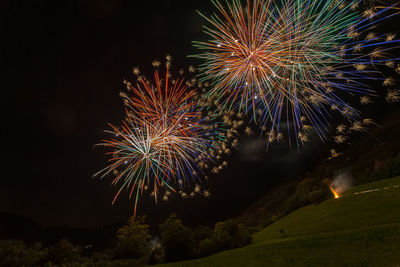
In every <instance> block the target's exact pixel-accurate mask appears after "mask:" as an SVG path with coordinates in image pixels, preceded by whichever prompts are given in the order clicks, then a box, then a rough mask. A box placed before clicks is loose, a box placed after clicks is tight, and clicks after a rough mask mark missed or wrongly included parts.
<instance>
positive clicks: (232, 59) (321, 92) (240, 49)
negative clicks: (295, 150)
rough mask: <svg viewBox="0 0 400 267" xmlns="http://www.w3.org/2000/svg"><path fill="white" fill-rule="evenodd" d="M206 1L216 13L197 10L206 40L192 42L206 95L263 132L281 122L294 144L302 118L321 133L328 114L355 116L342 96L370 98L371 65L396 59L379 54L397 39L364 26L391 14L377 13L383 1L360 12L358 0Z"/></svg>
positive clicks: (303, 128)
mask: <svg viewBox="0 0 400 267" xmlns="http://www.w3.org/2000/svg"><path fill="white" fill-rule="evenodd" d="M213 3H214V5H215V7H216V8H217V10H218V11H219V14H220V15H219V16H218V15H214V16H211V17H210V18H207V17H206V16H203V17H204V18H205V19H206V20H207V21H208V22H209V24H210V25H211V26H212V27H205V33H206V34H208V35H209V36H210V37H211V40H210V41H206V42H194V46H195V47H197V48H198V49H199V50H201V53H200V54H198V55H195V56H193V57H196V58H200V59H202V60H203V61H204V63H203V64H202V65H201V66H200V71H201V73H202V75H201V76H200V81H203V82H204V81H211V83H212V86H211V90H209V91H208V92H207V93H206V97H210V96H213V97H215V98H216V99H218V101H220V102H221V103H222V105H223V108H224V109H226V110H238V111H239V112H244V113H249V114H250V115H251V117H252V120H254V121H255V122H256V123H257V124H260V125H262V126H268V127H267V128H270V129H271V131H270V132H280V130H281V129H282V128H287V129H288V135H289V136H295V138H296V140H297V142H299V140H300V141H302V139H305V140H306V139H307V138H306V136H307V133H308V132H309V129H308V128H309V127H310V126H309V125H307V124H306V123H308V124H311V127H312V128H313V129H314V130H315V132H316V133H317V134H318V135H319V136H320V138H322V139H325V138H326V133H327V132H328V130H329V128H330V127H331V125H330V122H331V121H332V119H334V118H335V117H336V116H337V115H336V114H340V115H342V116H344V117H345V118H346V119H347V120H349V121H352V122H354V121H358V120H360V113H359V111H358V110H357V109H355V108H353V106H352V105H350V104H348V100H349V99H351V98H355V99H357V101H359V99H360V98H361V99H362V103H363V104H368V103H369V102H371V100H370V98H371V97H372V96H373V95H375V93H374V90H372V89H371V88H370V85H369V81H371V80H373V81H379V80H381V81H382V82H383V83H385V80H384V79H385V78H384V77H382V74H381V72H380V71H379V68H380V67H382V66H389V65H392V67H393V66H395V64H394V63H393V62H394V61H395V60H397V59H388V58H387V57H389V53H388V52H389V50H390V49H392V48H393V46H392V45H393V44H394V43H397V42H398V41H399V40H396V39H395V36H394V35H379V34H375V33H373V32H372V31H371V30H372V29H373V28H375V27H376V26H377V24H378V23H379V22H380V21H382V20H384V19H388V18H390V17H392V16H394V15H396V14H397V13H395V14H390V15H387V16H385V14H386V13H387V12H386V11H388V9H390V8H391V7H388V8H383V9H382V10H380V11H376V12H375V11H374V10H372V11H371V10H367V11H366V12H360V11H358V10H357V8H358V7H359V1H344V0H331V1H319V0H308V1H298V0H284V1H280V2H279V3H276V2H275V1H272V0H265V1H262V0H253V1H250V0H248V1H247V4H246V5H245V6H243V5H242V4H241V3H240V1H239V0H233V1H232V4H228V6H227V8H225V7H224V6H223V5H222V4H220V3H219V2H218V1H213ZM390 62H391V63H390ZM388 82H390V81H388ZM289 129H291V131H289Z"/></svg>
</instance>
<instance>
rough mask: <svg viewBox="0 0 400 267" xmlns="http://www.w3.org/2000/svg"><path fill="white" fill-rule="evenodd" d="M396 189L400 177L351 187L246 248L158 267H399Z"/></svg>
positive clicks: (273, 227) (398, 194)
mask: <svg viewBox="0 0 400 267" xmlns="http://www.w3.org/2000/svg"><path fill="white" fill-rule="evenodd" d="M398 185H400V177H396V178H392V179H387V180H382V181H378V182H375V183H370V184H364V185H361V186H358V187H354V188H352V189H351V190H350V191H349V192H347V193H346V194H344V196H342V197H341V198H339V199H330V200H327V201H325V202H323V203H321V204H319V205H312V206H307V207H304V208H301V209H299V210H297V211H295V212H293V213H292V214H289V215H288V216H286V217H284V218H282V219H281V220H279V221H277V222H275V223H274V224H272V225H270V226H269V227H267V228H265V229H264V230H262V231H260V232H258V233H256V234H254V236H253V243H252V244H251V245H249V246H247V247H244V248H239V249H234V250H229V251H225V252H221V253H218V254H215V255H212V256H209V257H207V258H202V259H198V260H192V261H186V262H177V263H171V264H166V265H162V266H229V267H234V266H240V267H245V266H246V267H247V266H393V267H400V187H395V186H398ZM376 189H379V190H376ZM371 190H375V191H371ZM360 192H362V193H360Z"/></svg>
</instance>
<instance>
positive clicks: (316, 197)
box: [308, 189, 329, 204]
mask: <svg viewBox="0 0 400 267" xmlns="http://www.w3.org/2000/svg"><path fill="white" fill-rule="evenodd" d="M328 196H329V195H328V193H327V191H326V190H322V189H320V190H315V191H312V192H311V193H309V194H308V201H309V202H311V203H313V204H319V203H321V202H323V201H325V200H326V199H328Z"/></svg>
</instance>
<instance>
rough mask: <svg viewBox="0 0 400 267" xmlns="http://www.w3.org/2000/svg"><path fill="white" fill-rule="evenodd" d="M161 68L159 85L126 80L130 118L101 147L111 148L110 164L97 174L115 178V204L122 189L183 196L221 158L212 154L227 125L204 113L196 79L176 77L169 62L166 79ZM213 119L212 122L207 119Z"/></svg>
mask: <svg viewBox="0 0 400 267" xmlns="http://www.w3.org/2000/svg"><path fill="white" fill-rule="evenodd" d="M153 65H156V66H155V67H156V71H155V74H154V81H149V80H147V79H146V78H145V77H144V76H141V75H140V71H139V69H138V68H135V69H134V74H135V75H137V76H138V81H137V82H136V84H135V85H133V84H132V83H130V82H128V81H125V82H124V83H125V85H126V88H127V91H126V92H121V93H120V95H121V97H122V98H123V101H124V103H125V106H126V119H125V121H124V122H123V124H122V125H121V126H120V127H115V126H111V127H112V130H111V131H108V133H110V134H112V135H113V136H114V138H113V139H111V140H105V141H103V142H102V143H101V144H99V145H100V146H103V147H106V148H108V149H111V150H112V151H111V152H110V153H108V154H109V155H110V156H111V158H110V164H109V165H108V166H107V167H106V168H105V169H103V170H102V171H100V172H99V173H97V174H96V175H100V176H101V177H102V178H103V177H105V176H107V175H114V176H115V178H114V180H113V185H116V186H119V190H118V193H117V194H116V196H115V198H114V202H115V200H116V199H117V197H118V196H119V195H120V193H121V192H122V190H124V189H126V190H129V191H130V193H129V195H130V197H132V198H134V199H135V214H136V207H137V201H138V198H139V196H140V195H141V194H142V193H143V192H144V191H146V190H151V195H152V196H153V197H154V198H155V199H156V200H157V197H158V195H159V194H160V191H161V189H163V190H166V192H165V193H164V196H163V200H167V199H168V197H169V195H170V194H171V192H176V190H175V189H176V188H177V187H178V188H179V193H180V195H181V196H182V197H183V198H186V197H188V196H189V194H187V193H185V192H183V191H182V190H183V189H185V188H187V187H190V186H191V185H193V184H194V183H195V182H196V181H197V180H198V178H199V177H200V175H202V173H203V166H202V165H204V164H207V165H211V164H212V162H213V161H214V160H215V159H214V158H213V154H212V153H210V151H211V152H212V151H215V150H217V149H219V147H220V144H221V143H223V141H224V140H225V138H226V135H225V133H224V131H225V128H224V127H223V123H222V122H221V123H220V122H218V121H216V120H215V119H214V116H213V115H212V114H211V115H206V114H207V111H205V110H202V109H199V103H198V97H197V91H196V88H194V85H196V83H195V81H194V80H191V81H188V82H185V80H184V79H183V78H182V77H181V78H178V79H172V76H171V74H170V71H169V66H170V65H171V64H170V60H168V59H167V64H166V66H167V67H166V72H165V76H162V78H161V77H160V74H159V73H160V71H159V69H158V68H159V67H160V65H161V63H160V64H154V62H153ZM206 118H207V119H206Z"/></svg>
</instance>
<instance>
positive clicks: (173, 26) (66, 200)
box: [0, 0, 329, 227]
mask: <svg viewBox="0 0 400 267" xmlns="http://www.w3.org/2000/svg"><path fill="white" fill-rule="evenodd" d="M196 10H200V11H202V12H205V13H206V14H209V13H210V10H212V5H211V3H210V2H209V1H187V0H181V1H179V0H175V1H174V0H152V1H132V0H126V1H123V0H113V1H109V0H81V1H78V0H68V1H54V0H30V1H21V0H8V1H0V13H1V14H0V19H1V23H0V31H1V35H0V36H1V37H0V38H1V44H0V46H1V64H2V65H3V68H2V84H3V86H2V89H1V90H2V97H1V100H2V105H1V106H2V118H3V119H2V123H1V127H0V138H1V147H2V149H1V151H2V160H1V163H2V168H1V169H2V179H1V186H0V212H11V213H15V214H20V215H23V216H27V217H29V218H31V219H33V220H35V221H37V222H39V223H41V224H43V225H47V226H57V225H71V226H78V227H99V226H102V225H107V224H110V223H113V222H120V221H123V220H126V219H127V218H128V217H129V216H131V215H133V203H132V201H129V200H128V199H127V197H126V195H123V196H122V197H121V198H120V199H119V201H117V203H116V204H115V206H114V207H113V206H111V201H112V199H113V196H114V194H115V193H116V189H115V188H113V187H111V186H110V180H109V179H108V180H102V181H101V180H99V179H95V178H92V175H93V174H94V173H96V172H97V171H99V170H100V169H102V168H103V167H105V166H106V157H105V156H104V150H102V149H94V148H93V147H94V145H95V144H96V143H98V142H99V141H100V140H101V139H102V138H103V137H104V134H103V133H102V130H104V129H107V127H108V126H107V123H113V124H115V125H118V124H119V122H120V121H121V119H122V118H123V105H122V101H121V99H120V97H119V95H118V93H119V91H120V90H121V89H123V84H122V81H123V80H124V79H128V80H132V81H133V80H134V76H133V75H132V69H133V67H135V66H139V67H140V68H141V71H142V73H145V74H147V75H148V76H149V74H151V71H152V66H151V62H152V61H153V60H154V59H160V60H164V58H165V55H166V54H171V55H172V56H173V57H174V62H173V63H174V65H176V66H179V67H188V66H189V65H190V64H194V65H195V64H196V62H194V61H193V60H192V59H188V58H186V56H187V55H190V54H193V53H195V49H194V48H192V47H191V41H193V40H202V39H204V38H206V36H205V35H204V34H202V32H201V25H202V24H204V21H203V19H202V18H201V17H200V16H199V15H198V14H197V13H196ZM252 142H257V140H248V141H244V142H243V143H242V145H241V148H239V152H236V153H234V154H233V155H232V158H231V159H230V164H231V165H230V166H231V167H229V168H228V169H227V170H225V171H224V172H223V173H222V174H220V175H219V176H217V177H211V179H212V182H210V190H211V193H212V196H211V198H210V199H194V200H184V201H182V200H176V201H171V202H169V203H162V204H160V205H155V204H154V201H153V199H150V197H144V198H142V199H141V202H140V204H139V206H138V212H139V214H146V215H147V216H148V218H149V220H153V221H159V220H162V219H165V217H166V216H167V215H168V214H169V213H170V212H176V213H178V215H179V216H181V217H183V218H184V220H186V221H187V222H188V223H190V224H200V223H215V222H216V221H218V220H221V219H224V218H229V217H232V216H236V215H238V214H239V213H240V212H241V211H242V210H243V209H245V208H246V207H247V206H248V205H249V204H251V203H252V202H254V201H255V200H257V198H258V197H260V196H261V195H262V194H264V193H265V192H268V190H271V188H273V187H274V186H276V185H279V184H280V183H281V182H283V181H287V180H289V179H295V178H297V177H298V176H300V175H302V174H303V173H304V172H305V171H307V170H309V169H310V167H311V166H315V165H316V164H318V162H319V160H320V158H321V157H325V156H326V152H327V151H328V148H329V145H327V144H322V143H321V142H316V143H315V144H311V145H308V146H306V147H305V148H303V149H302V152H298V150H297V149H296V148H295V149H293V148H292V149H288V150H285V151H286V152H285V153H280V154H279V155H278V154H272V153H265V150H263V149H261V150H259V149H258V150H257V149H256V151H254V150H252V149H250V150H249V147H250V148H251V146H252V145H251V143H252ZM249 143H250V144H249ZM277 155H278V156H277ZM288 166H290V167H289V168H288Z"/></svg>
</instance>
